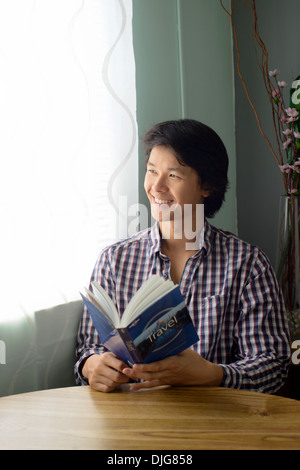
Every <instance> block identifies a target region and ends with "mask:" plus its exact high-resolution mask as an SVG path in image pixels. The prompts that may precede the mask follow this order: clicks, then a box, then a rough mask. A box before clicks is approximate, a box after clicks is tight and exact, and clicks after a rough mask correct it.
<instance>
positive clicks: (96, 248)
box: [0, 0, 138, 393]
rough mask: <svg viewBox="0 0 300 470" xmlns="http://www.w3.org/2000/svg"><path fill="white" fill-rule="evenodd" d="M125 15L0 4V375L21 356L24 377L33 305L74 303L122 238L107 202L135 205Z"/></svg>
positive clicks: (73, 1) (54, 3) (85, 5)
mask: <svg viewBox="0 0 300 470" xmlns="http://www.w3.org/2000/svg"><path fill="white" fill-rule="evenodd" d="M131 22H132V2H131V0H43V1H34V0H2V1H1V2H0V103H1V106H0V125H1V129H2V131H1V135H2V138H1V141H0V159H1V163H2V171H1V173H0V175H1V176H0V178H1V181H0V217H1V220H2V227H3V229H2V231H1V235H0V237H1V238H0V259H1V267H0V284H1V287H2V293H3V295H2V305H1V310H0V341H1V345H2V346H3V344H4V345H5V349H6V364H2V363H1V360H0V381H3V380H4V379H3V377H4V376H6V377H8V375H10V380H12V384H13V382H16V380H17V379H16V376H15V375H14V376H12V375H11V374H7V370H8V368H9V367H13V368H14V371H15V373H17V374H22V373H23V372H24V370H25V363H26V367H27V372H26V373H25V376H26V377H28V380H31V379H30V378H29V377H30V376H31V372H30V370H31V365H32V367H33V368H34V363H35V361H36V358H35V357H34V356H35V355H36V347H35V346H36V345H35V341H36V336H35V334H36V325H35V321H36V318H35V316H34V312H37V311H39V310H41V309H47V308H50V307H53V306H55V305H60V304H64V303H65V304H67V303H69V302H71V301H75V300H76V299H78V298H79V291H80V290H82V289H83V288H84V286H86V285H87V283H88V281H89V277H90V274H91V271H92V269H93V265H94V262H95V261H96V258H97V256H98V254H99V252H100V250H101V249H102V248H103V247H104V246H105V245H107V244H109V243H112V242H113V241H115V240H116V239H118V238H123V237H125V236H127V213H120V210H119V200H120V198H124V197H125V198H126V201H127V206H126V207H130V205H133V204H135V203H137V201H138V161H137V160H138V150H137V123H136V97H135V64H134V53H133V45H132V25H131ZM20 335H21V336H22V337H21V336H20ZM4 336H5V337H4ZM16 350H18V351H19V352H18V354H14V351H16ZM21 350H22V354H21V352H20V351H21ZM33 351H34V353H33ZM12 357H13V359H12ZM17 357H19V359H20V360H19V363H17V362H18V360H17ZM25 358H27V359H28V360H25ZM0 359H1V358H0ZM12 363H13V365H12ZM29 365H30V367H29ZM33 375H34V374H33ZM33 381H34V379H32V382H33ZM0 385H1V382H0ZM13 388H14V387H13V385H12V387H11V390H13ZM0 392H1V391H0ZM12 393H13V392H12Z"/></svg>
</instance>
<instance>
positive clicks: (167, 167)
mask: <svg viewBox="0 0 300 470" xmlns="http://www.w3.org/2000/svg"><path fill="white" fill-rule="evenodd" d="M144 188H145V191H146V194H147V196H148V199H149V201H150V204H151V213H152V216H153V218H154V219H155V220H157V221H159V222H162V221H164V222H167V220H166V219H165V218H164V214H165V217H169V218H170V217H171V219H170V220H172V217H174V214H173V211H174V213H175V214H176V209H177V208H178V209H180V210H181V211H182V212H181V213H182V214H183V213H184V205H186V204H189V205H192V206H193V207H196V204H203V203H204V197H206V196H208V195H209V191H207V190H204V189H202V188H201V187H200V184H199V176H198V174H197V172H196V171H195V170H194V169H193V168H191V167H189V166H186V165H182V164H181V163H179V161H178V160H177V158H176V154H175V152H174V151H173V149H172V148H171V147H167V146H163V145H159V146H156V147H153V149H152V151H151V153H150V156H149V160H148V162H147V171H146V175H145V181H144ZM170 208H172V211H170Z"/></svg>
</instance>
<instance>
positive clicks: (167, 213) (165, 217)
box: [151, 203, 182, 222]
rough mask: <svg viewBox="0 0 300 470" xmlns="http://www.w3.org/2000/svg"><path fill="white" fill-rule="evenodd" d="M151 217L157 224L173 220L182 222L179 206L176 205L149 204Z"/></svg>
mask: <svg viewBox="0 0 300 470" xmlns="http://www.w3.org/2000/svg"><path fill="white" fill-rule="evenodd" d="M151 214H152V217H153V218H154V219H155V220H156V221H158V222H171V221H174V220H178V221H181V220H182V210H181V206H180V205H179V204H177V203H172V204H171V205H170V206H169V205H168V204H151Z"/></svg>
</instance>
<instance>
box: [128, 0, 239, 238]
mask: <svg viewBox="0 0 300 470" xmlns="http://www.w3.org/2000/svg"><path fill="white" fill-rule="evenodd" d="M225 3H227V4H228V3H229V2H228V1H227V0H225ZM133 40H134V50H135V60H136V82H137V83H136V85H137V120H138V127H139V135H140V137H142V136H143V135H144V133H145V132H146V130H147V129H148V128H149V127H150V126H152V125H153V124H155V123H156V122H159V121H163V120H167V119H179V118H182V117H187V118H194V119H198V120H200V121H203V122H204V123H206V124H208V125H209V126H211V127H213V128H214V129H215V130H216V131H217V132H218V133H219V135H220V137H221V138H222V139H223V141H224V143H225V145H226V148H227V151H228V153H229V158H230V169H229V180H230V190H229V191H228V194H227V197H226V202H225V204H224V206H223V208H222V209H221V211H220V213H219V214H217V216H216V217H215V218H214V219H213V220H212V221H211V222H212V223H214V224H215V225H217V226H220V227H222V228H224V229H227V230H231V231H233V232H236V227H237V224H236V222H237V218H236V186H235V182H236V161H235V136H234V86H233V51H232V43H231V27H230V24H229V22H228V18H227V16H226V15H225V14H224V11H223V10H222V8H221V7H220V3H219V0H133ZM144 158H145V157H144V154H143V149H142V147H141V148H140V202H141V203H144V204H145V203H146V198H145V196H144V191H143V178H144Z"/></svg>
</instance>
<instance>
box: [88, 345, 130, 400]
mask: <svg viewBox="0 0 300 470" xmlns="http://www.w3.org/2000/svg"><path fill="white" fill-rule="evenodd" d="M126 367H127V365H126V364H125V362H123V361H122V360H121V359H119V358H118V357H117V356H115V354H113V353H111V352H106V353H103V354H93V355H92V356H90V357H88V358H87V360H86V361H85V363H84V366H83V368H82V374H83V376H84V377H85V378H87V379H88V381H89V384H90V386H91V387H92V388H93V389H94V390H98V391H99V392H111V391H113V390H114V389H115V388H116V387H118V386H119V385H120V384H122V383H127V382H128V381H129V378H128V377H127V376H126V375H124V374H122V370H123V369H124V368H126Z"/></svg>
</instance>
